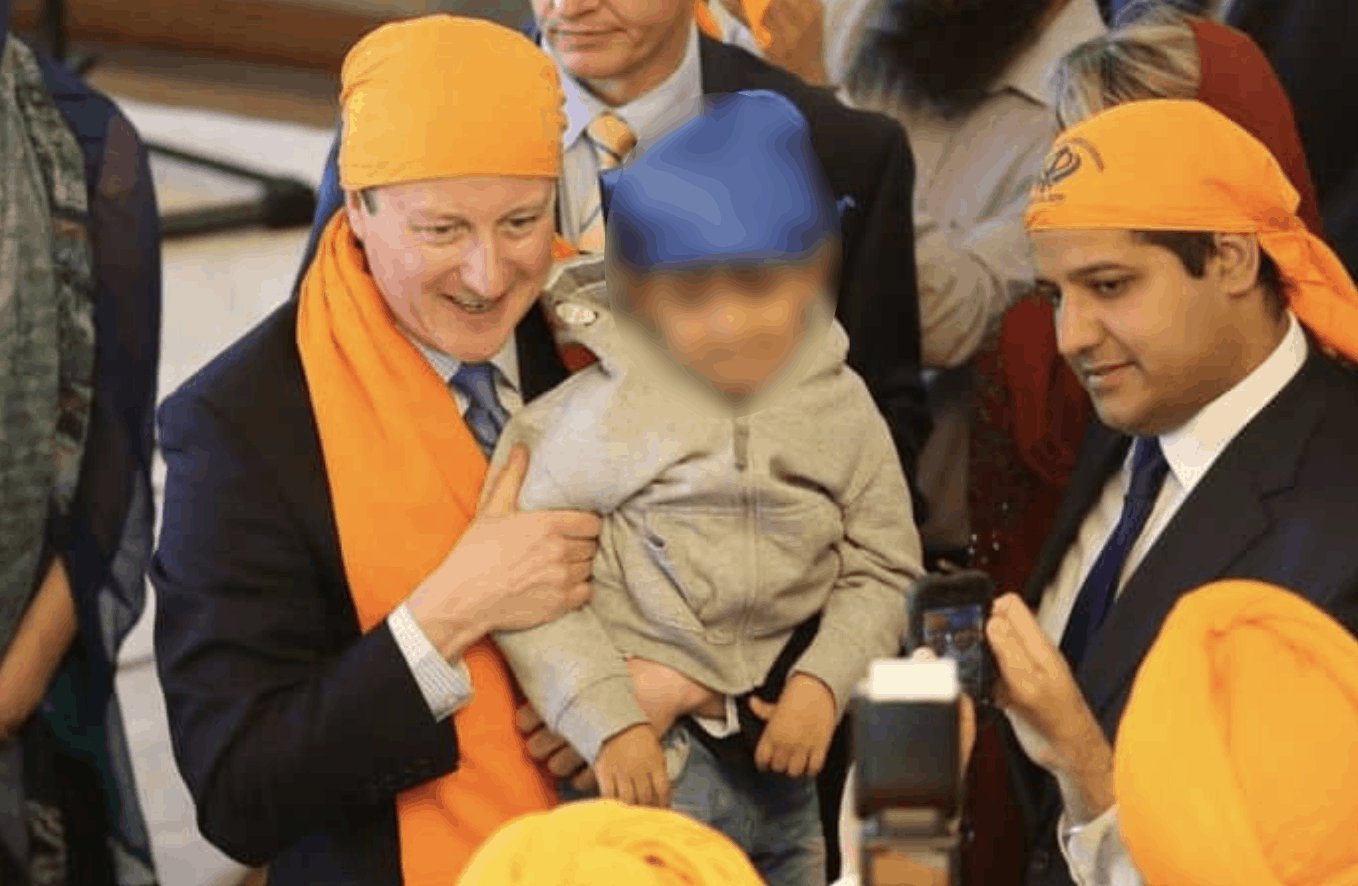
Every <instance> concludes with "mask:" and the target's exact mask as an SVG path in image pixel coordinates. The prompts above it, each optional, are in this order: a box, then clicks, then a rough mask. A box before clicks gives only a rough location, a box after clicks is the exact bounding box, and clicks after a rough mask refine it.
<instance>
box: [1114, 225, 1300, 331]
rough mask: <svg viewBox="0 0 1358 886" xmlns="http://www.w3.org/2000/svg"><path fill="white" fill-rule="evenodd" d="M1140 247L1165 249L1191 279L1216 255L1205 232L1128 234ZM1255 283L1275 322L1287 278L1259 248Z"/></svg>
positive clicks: (1284, 302)
mask: <svg viewBox="0 0 1358 886" xmlns="http://www.w3.org/2000/svg"><path fill="white" fill-rule="evenodd" d="M1132 236H1133V237H1136V238H1137V239H1138V240H1140V241H1142V242H1143V243H1149V244H1150V245H1152V246H1159V247H1160V248H1162V249H1168V250H1169V251H1170V252H1172V253H1174V254H1175V255H1176V256H1178V258H1179V261H1180V262H1181V263H1182V264H1183V266H1184V270H1186V271H1188V275H1189V276H1190V277H1193V278H1194V279H1199V280H1200V279H1202V276H1203V275H1204V274H1206V273H1207V260H1208V259H1209V258H1211V257H1212V256H1214V255H1216V254H1217V241H1216V235H1215V234H1212V233H1210V232H1205V231H1132ZM1255 282H1256V283H1257V284H1259V286H1261V287H1263V290H1264V302H1265V304H1267V305H1268V308H1269V310H1270V312H1271V313H1272V314H1273V316H1274V317H1275V318H1278V317H1281V316H1282V315H1283V310H1284V309H1285V308H1286V307H1287V288H1288V284H1287V278H1285V277H1284V276H1283V272H1282V270H1281V269H1280V268H1279V267H1278V263H1277V262H1275V261H1274V260H1273V256H1271V255H1269V254H1268V253H1267V252H1266V251H1264V250H1263V249H1262V248H1261V249H1260V250H1259V276H1258V277H1257V278H1255Z"/></svg>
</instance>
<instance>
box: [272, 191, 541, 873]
mask: <svg viewBox="0 0 1358 886" xmlns="http://www.w3.org/2000/svg"><path fill="white" fill-rule="evenodd" d="M297 346H298V349H299V350H300V351H301V355H302V368H303V370H304V372H305V374H306V380H307V387H308V388H309V389H310V392H311V405H312V410H313V411H314V413H315V415H316V424H317V427H318V429H319V431H320V437H321V450H322V452H323V454H324V456H325V470H326V476H327V477H328V478H329V483H330V494H331V498H332V499H333V501H334V505H335V522H336V524H337V526H338V530H339V541H340V551H341V552H342V555H343V559H344V572H345V575H346V576H347V577H348V579H349V590H350V593H351V594H352V595H353V599H354V605H355V607H356V609H357V611H358V620H359V626H360V628H361V629H362V630H363V631H365V632H366V631H369V630H372V629H373V628H375V627H377V626H378V625H380V624H381V623H382V621H383V620H384V619H385V618H386V617H387V615H389V614H390V613H391V611H392V610H393V609H395V608H396V607H397V605H399V604H400V603H401V602H402V601H404V600H405V598H406V597H408V596H409V595H410V593H411V592H412V591H414V590H415V587H416V586H417V585H418V584H419V583H420V582H422V581H424V579H425V578H426V577H428V575H429V574H430V573H431V572H433V571H434V568H435V567H437V566H438V565H439V564H440V563H442V562H443V560H444V558H445V557H447V556H448V552H449V551H450V550H452V548H453V546H454V545H455V544H456V543H457V540H458V539H459V538H460V537H461V535H462V532H463V531H464V530H465V529H466V528H467V524H468V523H469V522H471V519H472V517H473V516H474V515H475V513H476V504H477V498H478V497H479V495H480V493H481V484H482V482H483V480H484V478H485V473H486V460H485V457H484V456H483V455H482V454H481V450H480V449H478V448H477V445H476V442H475V441H474V440H473V439H472V435H471V432H470V431H469V430H468V429H467V425H466V423H465V422H464V421H463V420H462V416H461V415H460V414H459V412H458V408H457V402H456V401H455V400H454V399H453V397H452V396H451V395H449V393H448V388H447V385H446V383H445V382H444V380H443V379H441V378H439V377H438V374H437V373H435V372H434V370H433V368H432V367H431V366H430V365H429V362H428V361H427V360H426V359H425V358H424V356H423V355H421V354H420V353H419V351H418V350H416V348H415V346H414V345H413V344H411V343H410V341H409V340H408V339H407V338H406V337H405V336H404V335H402V334H401V332H400V331H399V330H398V329H397V327H396V322H395V319H394V317H393V316H392V314H391V312H390V310H389V309H388V307H387V304H386V301H385V300H384V299H383V298H382V296H381V294H380V293H379V292H378V290H377V284H376V283H375V282H374V281H373V278H372V276H371V275H370V274H369V273H368V270H367V263H366V260H365V258H364V255H363V251H362V247H361V246H360V245H359V243H358V240H357V239H356V238H355V237H354V235H353V233H352V232H351V231H350V229H349V220H348V217H347V216H346V214H345V213H344V212H342V211H341V212H339V213H336V215H335V217H334V218H333V219H331V221H330V224H329V226H328V227H327V228H326V230H325V234H324V236H323V237H322V239H321V246H320V250H319V252H318V253H317V256H316V260H315V262H314V263H313V264H312V266H311V270H310V271H309V272H308V273H307V276H306V279H305V280H304V281H303V283H302V290H301V295H300V304H299V306H298V311H297ZM465 658H466V662H467V668H468V670H469V671H470V672H471V678H472V686H473V687H474V689H475V697H474V698H473V700H472V702H471V704H469V705H467V706H466V707H464V708H462V709H461V710H460V711H458V712H457V713H456V714H454V715H453V719H452V722H451V723H449V725H448V728H449V729H454V730H456V732H457V738H458V766H457V770H456V771H454V772H452V773H451V774H449V775H445V776H443V777H442V778H439V779H435V780H434V781H431V782H427V783H426V784H423V785H420V786H419V787H415V788H412V789H410V790H408V791H405V792H404V793H402V794H401V795H400V796H399V797H397V800H396V811H397V818H398V822H399V829H400V843H401V870H402V873H403V875H404V882H405V884H406V886H446V884H448V883H453V882H456V880H457V877H458V875H459V874H460V873H461V872H462V868H463V867H464V866H465V865H466V863H467V860H468V859H470V858H471V856H472V853H473V852H475V851H476V848H477V846H479V845H480V844H481V842H482V841H484V840H485V839H486V838H487V837H489V836H490V835H491V834H492V833H493V832H494V831H495V829H496V828H498V827H499V826H500V825H502V824H504V823H505V822H506V821H509V820H510V819H511V818H514V817H515V816H517V815H519V814H521V813H524V812H532V811H537V810H542V809H550V808H551V807H552V806H553V805H554V804H555V803H556V791H555V785H554V784H553V783H552V781H551V779H550V778H548V777H547V776H546V775H545V774H544V773H543V772H542V770H541V769H539V768H538V766H537V765H536V764H535V763H534V762H533V760H532V759H531V758H530V756H529V754H528V749H527V746H526V744H525V742H524V739H523V736H522V735H521V734H520V733H519V730H518V727H517V725H516V723H515V712H516V710H517V707H518V699H517V689H516V687H515V685H514V682H513V678H512V677H511V676H510V673H509V669H508V667H507V665H506V664H505V661H504V659H503V657H502V656H501V654H500V651H499V650H498V649H497V648H496V647H495V645H494V644H493V643H491V641H490V640H488V639H483V640H481V641H480V642H478V643H477V644H476V645H474V646H473V647H472V648H471V649H469V650H467V653H466V656H465Z"/></svg>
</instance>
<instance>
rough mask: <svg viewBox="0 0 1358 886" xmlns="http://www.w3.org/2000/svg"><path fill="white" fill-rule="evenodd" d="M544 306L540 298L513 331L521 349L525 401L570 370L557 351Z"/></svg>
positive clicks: (520, 377)
mask: <svg viewBox="0 0 1358 886" xmlns="http://www.w3.org/2000/svg"><path fill="white" fill-rule="evenodd" d="M543 310H545V309H544V308H542V307H541V302H539V303H538V304H537V305H536V306H534V308H532V309H531V310H529V312H528V313H527V314H525V315H524V318H523V320H521V321H520V322H519V326H518V328H517V329H516V330H515V331H514V343H515V348H517V350H518V353H519V384H520V385H522V387H523V402H525V403H527V402H529V401H531V400H533V399H534V398H535V397H537V396H538V395H540V394H544V393H546V392H547V391H550V390H551V389H552V388H554V387H556V386H557V385H559V384H561V383H562V382H563V381H565V380H566V376H567V375H569V374H570V373H568V372H567V371H566V367H565V366H564V365H562V363H561V358H560V356H558V355H557V352H556V343H555V341H554V340H553V339H552V331H551V329H549V328H548V326H547V320H546V319H545V318H544V317H543V313H542V312H543Z"/></svg>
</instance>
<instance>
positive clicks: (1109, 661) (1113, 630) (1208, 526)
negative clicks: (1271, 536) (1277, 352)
mask: <svg viewBox="0 0 1358 886" xmlns="http://www.w3.org/2000/svg"><path fill="white" fill-rule="evenodd" d="M1320 359H1323V358H1320V357H1319V356H1317V355H1316V354H1314V353H1313V354H1312V356H1311V358H1310V359H1309V360H1308V361H1307V364H1306V365H1304V366H1303V367H1302V370H1301V371H1300V372H1298V373H1297V376H1296V377H1295V378H1294V379H1293V380H1292V381H1291V382H1290V383H1289V384H1288V385H1287V387H1285V388H1283V390H1282V391H1281V392H1280V393H1279V394H1278V396H1277V397H1276V398H1275V399H1274V401H1273V402H1272V403H1270V404H1269V405H1268V406H1266V407H1265V408H1264V410H1263V411H1262V412H1260V413H1259V415H1258V416H1256V417H1255V419H1254V420H1253V421H1252V422H1250V424H1249V425H1248V426H1246V427H1245V429H1244V430H1243V431H1241V432H1240V435H1239V436H1238V437H1236V439H1235V440H1234V441H1232V442H1231V444H1230V445H1229V446H1228V447H1227V448H1226V451H1225V452H1223V453H1222V454H1221V456H1220V457H1219V458H1218V459H1217V461H1216V463H1215V464H1213V465H1212V468H1211V470H1209V471H1208V472H1207V475H1206V476H1205V477H1203V478H1202V480H1201V481H1200V482H1199V483H1198V485H1197V487H1195V488H1194V490H1193V492H1192V493H1191V494H1190V495H1189V496H1188V498H1187V499H1186V500H1185V501H1184V502H1183V504H1182V505H1181V506H1180V507H1179V510H1178V511H1177V512H1176V513H1175V515H1174V518H1173V519H1172V520H1170V522H1169V524H1168V525H1167V526H1166V527H1165V529H1164V531H1163V532H1162V533H1161V534H1160V537H1159V538H1158V539H1157V540H1156V542H1155V544H1154V545H1153V546H1152V547H1151V549H1150V550H1149V551H1147V553H1146V556H1145V558H1144V559H1143V560H1142V561H1141V564H1140V565H1139V566H1138V567H1137V570H1136V572H1134V573H1133V574H1132V576H1131V578H1130V579H1129V580H1128V582H1127V586H1126V587H1125V588H1124V589H1123V592H1122V594H1121V595H1120V596H1119V597H1118V600H1117V602H1116V603H1115V604H1114V605H1113V609H1112V611H1111V612H1110V613H1109V615H1108V620H1107V621H1106V622H1105V623H1104V625H1103V627H1102V628H1101V629H1100V630H1099V633H1098V634H1097V635H1096V636H1095V637H1094V638H1093V643H1092V645H1091V648H1090V652H1089V654H1088V656H1087V657H1086V658H1085V660H1084V662H1083V663H1082V664H1081V667H1080V669H1079V672H1078V673H1077V674H1076V678H1077V680H1078V682H1079V683H1080V687H1081V689H1082V690H1083V691H1084V694H1085V698H1086V699H1087V700H1088V701H1089V703H1090V707H1091V708H1092V709H1093V710H1094V713H1095V714H1096V715H1097V716H1098V717H1099V718H1100V720H1101V721H1103V725H1104V729H1105V731H1106V732H1107V733H1108V734H1109V735H1110V736H1113V735H1115V734H1116V731H1117V723H1118V721H1119V720H1120V719H1121V716H1122V711H1121V706H1115V705H1114V704H1113V702H1114V701H1115V700H1116V699H1118V698H1120V697H1122V695H1123V693H1122V690H1123V689H1124V688H1125V687H1126V686H1127V684H1128V683H1129V682H1130V681H1131V679H1132V678H1133V677H1134V676H1135V675H1136V671H1137V669H1138V668H1139V667H1140V665H1141V660H1142V659H1143V658H1144V657H1145V654H1146V652H1147V650H1149V648H1150V646H1151V644H1152V643H1153V642H1154V641H1155V638H1156V636H1157V635H1158V634H1159V632H1160V627H1161V625H1162V624H1163V623H1164V620H1165V617H1166V616H1167V615H1168V614H1169V611H1170V610H1171V609H1172V608H1173V607H1174V604H1175V602H1176V601H1177V600H1178V599H1179V597H1180V596H1182V595H1183V594H1184V593H1187V592H1188V591H1191V590H1194V589H1196V588H1198V587H1201V586H1202V585H1205V584H1207V583H1209V582H1211V581H1215V580H1217V579H1219V578H1221V577H1223V576H1225V575H1227V574H1228V571H1229V570H1230V569H1231V567H1232V565H1233V564H1234V563H1235V562H1236V561H1238V560H1239V559H1240V557H1241V556H1243V555H1244V554H1245V553H1246V552H1248V550H1249V549H1250V547H1251V545H1252V544H1253V543H1254V542H1255V541H1257V540H1258V538H1259V537H1260V536H1261V535H1263V534H1264V533H1265V532H1267V531H1268V530H1269V528H1270V527H1271V525H1272V520H1271V518H1270V517H1269V511H1268V508H1267V504H1266V501H1267V499H1268V497H1269V496H1270V495H1272V494H1274V493H1276V492H1278V491H1280V490H1283V489H1287V488H1289V487H1291V486H1292V485H1293V484H1294V483H1295V480H1296V474H1297V470H1298V466H1299V463H1300V461H1301V458H1302V455H1303V453H1304V452H1305V448H1306V444H1307V441H1308V440H1309V439H1310V437H1311V435H1312V433H1314V431H1315V427H1316V424H1317V423H1318V422H1319V421H1320V418H1321V415H1322V412H1323V410H1324V408H1325V404H1324V402H1323V399H1324V398H1323V397H1320V396H1313V395H1312V394H1311V387H1312V386H1311V385H1310V381H1311V379H1312V378H1313V377H1314V374H1315V372H1316V371H1318V370H1320V369H1321V368H1322V367H1321V366H1320V365H1319V364H1318V363H1317V362H1316V361H1318V360H1320Z"/></svg>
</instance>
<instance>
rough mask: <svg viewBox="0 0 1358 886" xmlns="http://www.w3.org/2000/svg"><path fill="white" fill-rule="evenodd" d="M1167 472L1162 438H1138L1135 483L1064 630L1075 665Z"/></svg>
mask: <svg viewBox="0 0 1358 886" xmlns="http://www.w3.org/2000/svg"><path fill="white" fill-rule="evenodd" d="M1168 472H1169V463H1168V462H1167V461H1165V454H1164V452H1162V451H1161V450H1160V440H1159V438H1158V437H1140V438H1138V439H1137V441H1136V449H1135V451H1134V452H1133V453H1132V482H1131V485H1130V486H1129V487H1128V489H1127V498H1126V499H1125V500H1124V501H1123V502H1122V516H1121V517H1120V518H1119V519H1118V525H1117V526H1115V527H1114V528H1113V534H1112V535H1111V536H1109V538H1108V542H1107V543H1106V544H1105V545H1104V546H1103V550H1102V551H1100V552H1099V559H1097V560H1095V561H1094V566H1093V568H1092V569H1090V570H1089V575H1088V577H1086V578H1085V583H1084V586H1083V587H1081V588H1080V595H1079V596H1078V597H1076V598H1075V608H1074V610H1072V611H1071V613H1070V621H1068V622H1066V632H1065V634H1064V635H1063V636H1062V637H1061V651H1062V652H1063V653H1065V656H1066V659H1067V660H1068V661H1069V662H1070V666H1071V667H1072V668H1075V667H1078V666H1079V664H1080V662H1081V661H1082V660H1083V659H1084V656H1085V650H1086V649H1087V648H1088V647H1089V641H1090V639H1091V638H1093V636H1094V633H1095V632H1096V631H1098V629H1099V627H1100V626H1101V625H1102V624H1103V620H1104V618H1105V617H1106V616H1107V615H1108V610H1109V609H1111V608H1112V606H1113V599H1114V597H1115V596H1116V591H1117V586H1118V576H1119V575H1121V574H1122V567H1123V565H1124V564H1126V562H1127V555H1128V554H1130V553H1131V551H1132V545H1134V544H1136V539H1137V537H1138V536H1140V535H1141V530H1142V529H1143V528H1144V527H1145V525H1146V520H1147V518H1149V517H1150V515H1151V509H1152V508H1154V507H1155V499H1156V497H1157V496H1158V495H1159V494H1160V486H1161V484H1163V483H1164V482H1165V474H1167V473H1168Z"/></svg>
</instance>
